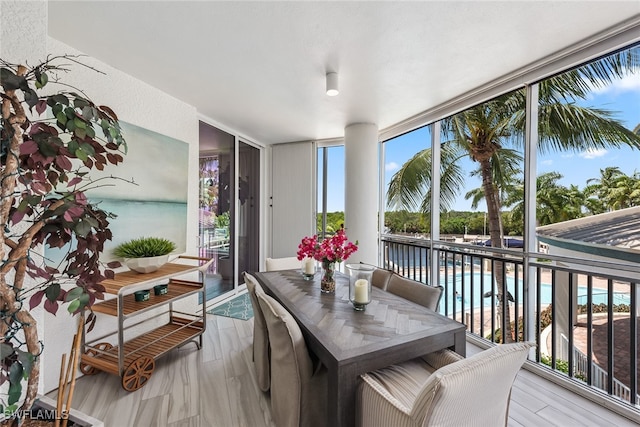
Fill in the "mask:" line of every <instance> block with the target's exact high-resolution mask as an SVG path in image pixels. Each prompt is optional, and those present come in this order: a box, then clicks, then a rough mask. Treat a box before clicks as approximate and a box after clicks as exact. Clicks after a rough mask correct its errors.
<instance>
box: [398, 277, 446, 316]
mask: <svg viewBox="0 0 640 427" xmlns="http://www.w3.org/2000/svg"><path fill="white" fill-rule="evenodd" d="M442 289H443V288H442V286H440V285H438V286H430V285H427V284H425V283H421V282H417V281H415V280H411V279H409V278H407V277H402V276H400V275H398V274H396V273H393V275H392V276H391V277H390V278H389V282H388V283H387V289H386V291H387V292H391V293H392V294H396V295H398V296H400V297H402V298H404V299H408V300H409V301H413V302H415V303H416V304H420V305H423V306H425V307H427V308H430V309H431V310H433V311H438V305H439V304H440V297H441V296H442Z"/></svg>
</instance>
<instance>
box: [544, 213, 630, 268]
mask: <svg viewBox="0 0 640 427" xmlns="http://www.w3.org/2000/svg"><path fill="white" fill-rule="evenodd" d="M536 231H537V235H538V239H539V240H540V241H541V242H544V243H547V244H550V245H554V246H558V247H563V248H565V249H571V250H576V251H580V252H586V253H591V254H595V255H600V256H606V257H610V258H620V259H626V258H628V256H626V255H622V253H625V254H628V255H629V256H631V258H633V259H634V260H637V255H638V252H640V206H638V207H633V208H628V209H621V210H617V211H613V212H607V213H603V214H599V215H592V216H588V217H584V218H579V219H574V220H571V221H564V222H559V223H556V224H550V225H545V226H542V227H538V228H537V229H536ZM629 260H631V259H629Z"/></svg>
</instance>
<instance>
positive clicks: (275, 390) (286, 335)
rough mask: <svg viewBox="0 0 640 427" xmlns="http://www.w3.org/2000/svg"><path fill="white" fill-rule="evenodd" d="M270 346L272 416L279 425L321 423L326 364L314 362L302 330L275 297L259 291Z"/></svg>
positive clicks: (324, 410)
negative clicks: (315, 364) (315, 363)
mask: <svg viewBox="0 0 640 427" xmlns="http://www.w3.org/2000/svg"><path fill="white" fill-rule="evenodd" d="M257 297H258V302H259V304H260V306H261V307H262V312H263V313H264V318H265V320H266V322H267V328H268V330H269V344H270V347H271V356H270V357H271V416H272V417H273V421H274V423H275V425H277V426H278V427H321V426H326V419H327V375H326V372H327V371H326V368H325V367H324V366H322V365H320V364H318V365H317V366H316V367H315V368H314V364H313V362H312V359H311V357H310V355H309V352H308V350H307V345H306V344H305V341H304V337H303V336H302V331H301V330H300V327H299V326H298V323H297V322H296V320H295V319H294V318H293V316H291V314H290V313H289V312H288V311H287V310H286V309H285V308H284V307H283V306H282V305H281V304H280V303H279V302H278V301H276V300H275V299H273V298H271V297H270V296H269V295H266V294H257Z"/></svg>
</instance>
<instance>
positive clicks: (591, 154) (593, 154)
mask: <svg viewBox="0 0 640 427" xmlns="http://www.w3.org/2000/svg"><path fill="white" fill-rule="evenodd" d="M606 154H607V150H605V149H604V148H599V149H597V150H587V151H583V152H582V153H580V154H579V155H580V157H582V158H583V159H597V158H598V157H603V156H604V155H606Z"/></svg>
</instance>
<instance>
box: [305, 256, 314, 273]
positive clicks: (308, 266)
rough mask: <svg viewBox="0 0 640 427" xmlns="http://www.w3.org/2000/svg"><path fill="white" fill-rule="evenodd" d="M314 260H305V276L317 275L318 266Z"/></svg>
mask: <svg viewBox="0 0 640 427" xmlns="http://www.w3.org/2000/svg"><path fill="white" fill-rule="evenodd" d="M315 264H316V263H315V261H314V260H313V258H305V260H304V274H315V272H316V271H315V270H316V265H315Z"/></svg>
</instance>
